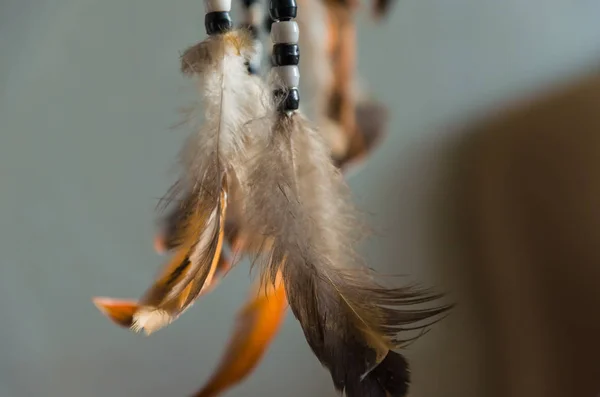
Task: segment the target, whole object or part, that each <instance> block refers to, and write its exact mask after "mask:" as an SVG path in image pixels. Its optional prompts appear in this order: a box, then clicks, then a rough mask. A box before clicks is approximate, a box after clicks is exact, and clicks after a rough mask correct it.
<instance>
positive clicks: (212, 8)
mask: <svg viewBox="0 0 600 397" xmlns="http://www.w3.org/2000/svg"><path fill="white" fill-rule="evenodd" d="M204 6H205V10H206V15H205V16H204V27H205V28H206V34H207V35H209V36H214V35H218V34H223V33H226V32H228V31H230V30H231V28H232V22H231V16H230V15H229V12H230V11H231V0H204Z"/></svg>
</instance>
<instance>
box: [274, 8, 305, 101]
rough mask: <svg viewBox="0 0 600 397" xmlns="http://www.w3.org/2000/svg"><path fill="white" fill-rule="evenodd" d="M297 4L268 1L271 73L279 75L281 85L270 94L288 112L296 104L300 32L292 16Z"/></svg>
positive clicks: (298, 99)
mask: <svg viewBox="0 0 600 397" xmlns="http://www.w3.org/2000/svg"><path fill="white" fill-rule="evenodd" d="M297 10H298V6H297V5H296V0H271V2H270V4H269V13H270V14H271V19H272V20H273V24H272V25H271V41H272V42H273V50H272V53H271V63H272V65H273V73H275V74H276V77H278V78H279V81H280V83H281V85H282V88H277V89H276V90H275V91H274V92H273V95H274V96H275V97H276V98H281V99H282V100H281V102H280V103H281V104H280V107H279V110H280V111H281V112H283V113H291V112H294V111H296V110H298V108H299V106H300V94H299V91H298V85H299V83H300V70H299V69H298V64H299V62H300V49H299V47H298V39H299V36H300V31H299V29H298V23H297V22H296V21H294V19H295V18H296V14H297Z"/></svg>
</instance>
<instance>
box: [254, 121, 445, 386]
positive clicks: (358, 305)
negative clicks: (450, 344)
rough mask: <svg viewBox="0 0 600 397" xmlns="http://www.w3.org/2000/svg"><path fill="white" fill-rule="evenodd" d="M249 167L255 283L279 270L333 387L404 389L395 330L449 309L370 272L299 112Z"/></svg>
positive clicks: (345, 205)
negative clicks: (258, 275)
mask: <svg viewBox="0 0 600 397" xmlns="http://www.w3.org/2000/svg"><path fill="white" fill-rule="evenodd" d="M248 167H249V168H250V169H251V170H253V171H252V172H250V174H249V175H248V180H247V184H248V186H251V187H252V189H247V191H248V196H247V197H246V200H245V202H246V206H245V209H246V211H245V221H246V222H247V225H246V226H247V227H248V228H249V229H251V230H253V233H252V234H251V235H249V236H248V237H247V243H248V246H250V247H254V248H255V249H256V248H258V247H262V248H263V252H262V253H259V254H257V255H256V257H255V263H258V264H260V265H262V266H263V267H262V268H263V273H262V274H263V282H273V281H274V279H275V276H276V274H277V273H278V272H279V271H281V273H282V275H283V279H284V284H285V289H286V293H287V296H288V300H289V303H290V307H291V309H292V311H293V313H294V315H295V316H296V318H297V319H298V320H299V322H300V325H301V326H302V328H303V330H304V334H305V336H306V339H307V341H308V343H309V345H310V347H311V348H312V350H313V352H314V353H315V355H316V356H317V357H318V359H319V360H320V361H321V363H322V364H323V365H324V366H325V367H327V368H328V369H329V371H330V372H331V375H332V378H333V381H334V384H335V387H336V388H337V389H338V390H344V391H345V392H346V395H347V396H348V397H359V396H360V397H363V396H373V397H375V396H377V397H380V396H381V397H385V396H386V393H388V394H389V395H391V396H392V397H396V396H404V393H405V391H406V389H407V385H406V382H407V379H408V369H407V366H406V363H405V361H404V359H402V357H401V356H399V354H398V353H395V352H391V351H390V350H391V349H394V348H398V347H400V346H401V342H402V341H400V340H399V339H398V337H397V334H398V332H400V331H402V330H403V328H406V327H408V326H411V325H412V327H411V328H417V329H418V328H419V326H418V324H419V323H421V322H423V321H424V320H427V319H430V318H432V317H434V316H436V315H438V314H440V313H443V312H444V311H446V310H447V309H448V308H447V307H436V308H432V309H422V310H414V309H413V310H406V309H405V308H404V307H405V306H408V305H414V304H415V303H419V302H429V301H433V300H434V299H436V298H438V296H437V295H431V294H430V295H428V294H426V293H421V292H415V291H410V290H405V289H386V288H383V287H382V286H380V285H379V284H378V283H376V282H375V281H374V278H373V276H374V275H373V273H372V272H371V271H369V270H367V269H366V268H365V267H364V266H363V264H362V263H361V261H360V259H359V256H358V255H357V254H356V253H355V252H354V247H356V246H357V244H358V243H359V240H360V238H361V233H360V231H361V230H362V228H361V227H360V222H359V220H358V216H357V213H356V210H355V209H354V208H353V206H352V205H351V202H350V200H349V197H348V195H349V191H348V189H347V186H346V185H345V183H344V181H343V178H342V175H341V173H340V172H339V170H337V169H336V168H335V167H334V166H333V164H332V163H331V160H330V159H329V157H328V148H327V146H326V145H325V143H324V142H323V140H322V137H321V136H320V135H319V133H318V132H316V131H315V130H313V129H312V128H310V127H309V126H308V124H307V122H306V120H305V119H304V118H303V117H302V116H301V115H300V114H293V115H291V116H289V117H287V116H282V117H280V118H278V120H277V121H276V122H275V126H274V127H273V129H272V134H271V136H270V138H269V140H268V142H265V150H264V154H263V155H262V156H257V158H256V159H255V161H254V162H252V163H250V164H249V165H248ZM265 247H266V248H267V251H266V252H265V251H264V248H265ZM256 251H257V252H260V249H256ZM282 263H283V264H282ZM415 324H416V325H417V327H414V325H415ZM390 371H391V372H390ZM390 373H392V374H395V375H394V376H391V375H390ZM386 382H387V383H386Z"/></svg>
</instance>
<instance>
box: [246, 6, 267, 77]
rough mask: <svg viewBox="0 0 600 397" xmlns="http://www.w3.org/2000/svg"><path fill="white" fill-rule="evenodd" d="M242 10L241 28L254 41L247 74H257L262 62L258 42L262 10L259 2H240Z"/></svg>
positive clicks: (260, 48)
mask: <svg viewBox="0 0 600 397" xmlns="http://www.w3.org/2000/svg"><path fill="white" fill-rule="evenodd" d="M242 7H243V9H244V20H243V23H242V27H243V28H245V29H248V30H249V31H250V34H252V38H253V39H254V47H255V48H256V53H255V54H254V56H253V57H252V59H250V61H249V62H248V73H250V74H259V72H260V64H261V60H262V43H261V41H260V24H261V22H262V21H261V19H262V17H263V9H262V5H261V4H260V0H242Z"/></svg>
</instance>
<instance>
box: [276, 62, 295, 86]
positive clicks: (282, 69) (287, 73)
mask: <svg viewBox="0 0 600 397" xmlns="http://www.w3.org/2000/svg"><path fill="white" fill-rule="evenodd" d="M274 69H275V73H277V76H279V79H280V84H281V85H282V86H284V87H287V88H294V87H298V85H299V84H300V70H298V66H296V65H287V66H275V67H274Z"/></svg>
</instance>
